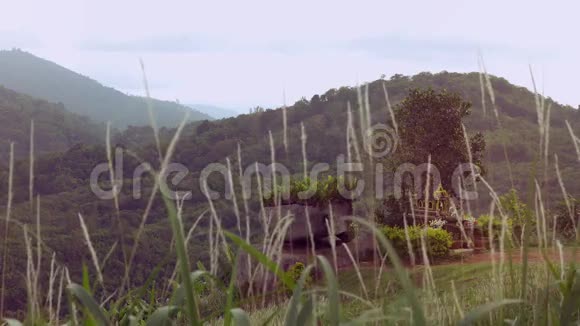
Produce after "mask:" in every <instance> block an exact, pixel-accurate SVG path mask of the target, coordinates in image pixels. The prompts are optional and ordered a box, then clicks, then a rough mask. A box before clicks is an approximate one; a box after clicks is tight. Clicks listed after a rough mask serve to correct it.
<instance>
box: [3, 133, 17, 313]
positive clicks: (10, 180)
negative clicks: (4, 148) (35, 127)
mask: <svg viewBox="0 0 580 326" xmlns="http://www.w3.org/2000/svg"><path fill="white" fill-rule="evenodd" d="M13 176H14V143H10V159H9V163H8V197H7V198H8V200H7V203H6V215H5V216H4V219H5V223H4V247H3V252H2V282H1V283H2V293H1V294H0V317H2V316H4V298H5V295H6V266H8V264H7V262H6V260H7V259H8V227H9V223H10V214H11V213H12V197H13V195H14V194H13V189H12V188H13Z"/></svg>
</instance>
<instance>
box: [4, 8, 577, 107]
mask: <svg viewBox="0 0 580 326" xmlns="http://www.w3.org/2000/svg"><path fill="white" fill-rule="evenodd" d="M279 3H281V2H279V1H264V2H256V1H230V2H221V1H213V0H210V1H207V0H206V1H168V0H164V1H145V0H138V1H133V0H131V1H126V0H123V1H121V0H115V1H113V0H94V1H78V0H76V1H59V0H52V1H42V0H38V1H28V0H18V1H10V0H2V12H1V14H0V48H4V49H9V48H13V47H18V48H21V49H23V50H27V51H30V52H32V53H34V54H36V55H39V56H41V57H44V58H47V59H49V60H51V61H54V62H56V63H58V64H61V65H63V66H65V67H67V68H70V69H73V70H75V71H77V72H80V73H82V74H84V75H88V76H91V77H92V78H94V79H96V80H98V81H100V82H102V83H103V84H105V85H108V86H112V87H115V88H117V89H119V90H122V91H124V92H128V93H132V94H136V95H142V94H143V93H144V91H143V88H142V82H141V75H140V74H141V73H140V69H139V58H143V60H144V61H145V65H146V69H147V74H148V77H149V82H150V85H151V88H152V89H151V93H152V95H153V96H154V97H157V98H162V99H168V100H176V99H178V100H179V101H180V102H182V103H202V104H214V105H220V106H225V107H230V108H237V109H239V110H242V111H246V110H247V109H248V108H249V107H254V106H256V105H262V106H267V107H272V106H278V105H280V104H281V103H282V101H283V93H284V91H285V93H286V98H287V102H288V103H293V102H294V101H296V100H297V99H299V98H300V97H302V96H305V97H306V98H310V97H311V96H312V95H314V94H320V93H323V92H325V91H326V90H327V89H329V88H333V87H338V86H343V85H356V84H357V83H359V82H360V83H362V82H365V81H371V80H375V79H378V78H379V77H380V75H381V74H386V75H387V76H390V75H392V74H395V73H402V74H406V75H409V74H415V73H417V72H421V71H431V72H439V71H441V70H447V71H458V72H467V71H477V70H478V67H477V53H478V49H480V50H481V52H482V53H483V55H484V58H485V61H486V65H487V68H488V70H489V72H490V73H493V74H496V75H499V76H502V77H505V78H507V79H508V80H510V81H511V82H513V83H515V84H518V85H522V86H527V87H529V88H531V79H530V74H529V70H528V65H529V64H532V66H533V67H534V70H535V73H536V78H537V81H538V82H539V83H540V84H541V83H543V85H544V91H545V94H546V95H548V96H551V97H552V98H554V99H555V100H557V101H558V102H561V103H564V104H570V105H573V106H574V107H576V106H578V105H579V104H580V89H579V87H578V77H580V64H579V60H580V37H579V32H580V21H579V19H578V17H579V15H580V5H579V4H578V2H577V1H569V2H562V3H557V2H554V1H552V2H546V1H542V2H539V1H538V2H534V1H529V0H528V1H495V0H494V1H491V0H486V1H441V0H439V1H420V2H419V1H373V2H370V1H369V2H366V1H356V2H355V1H352V2H349V3H347V2H341V1H337V0H335V1H313V0H309V1H303V0H293V1H286V2H285V4H279Z"/></svg>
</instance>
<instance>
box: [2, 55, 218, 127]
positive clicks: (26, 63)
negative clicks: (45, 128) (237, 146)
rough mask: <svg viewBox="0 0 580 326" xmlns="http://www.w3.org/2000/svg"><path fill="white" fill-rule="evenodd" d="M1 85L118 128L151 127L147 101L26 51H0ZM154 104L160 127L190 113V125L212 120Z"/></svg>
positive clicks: (173, 106)
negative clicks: (196, 121) (198, 121)
mask: <svg viewBox="0 0 580 326" xmlns="http://www.w3.org/2000/svg"><path fill="white" fill-rule="evenodd" d="M0 85H3V86H5V87H7V88H10V89H13V90H15V91H17V92H20V93H24V94H28V95H31V96H34V97H38V98H41V99H45V100H48V101H50V102H56V103H59V102H60V103H63V104H64V106H65V107H66V108H67V109H68V110H69V111H71V112H75V113H78V114H82V115H85V116H87V117H90V118H91V119H93V120H94V121H98V122H106V121H112V123H113V125H114V127H116V128H125V127H127V126H130V125H133V126H142V125H149V115H148V111H147V100H146V99H145V98H143V97H139V96H129V95H126V94H123V93H122V92H119V91H117V90H115V89H113V88H111V87H106V86H103V85H101V84H100V83H99V82H97V81H95V80H92V79H90V78H89V77H86V76H83V75H80V74H78V73H75V72H73V71H71V70H68V69H66V68H64V67H62V66H59V65H57V64H55V63H53V62H50V61H47V60H44V59H41V58H38V57H36V56H34V55H32V54H30V53H27V52H24V51H20V50H11V51H0ZM152 104H153V109H154V115H155V118H156V121H157V123H158V125H159V126H167V127H174V126H177V125H178V123H179V122H181V120H182V119H183V117H184V114H185V112H188V111H189V112H190V120H191V121H195V120H204V119H211V117H210V116H208V115H206V114H204V113H201V112H199V111H196V110H192V109H190V108H188V107H186V106H183V105H180V104H178V103H175V102H169V101H160V100H155V99H154V100H152Z"/></svg>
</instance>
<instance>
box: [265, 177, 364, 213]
mask: <svg viewBox="0 0 580 326" xmlns="http://www.w3.org/2000/svg"><path fill="white" fill-rule="evenodd" d="M356 185H357V180H356V179H352V178H343V177H340V178H336V177H333V176H328V177H327V178H326V179H323V180H320V181H312V180H311V179H310V178H304V179H295V180H291V181H290V185H289V186H290V188H285V187H283V186H280V185H278V186H277V187H276V192H277V193H278V194H282V204H283V205H288V204H304V205H306V204H307V205H311V206H326V205H328V204H329V203H351V202H352V199H350V198H346V197H344V196H343V195H342V194H341V193H340V189H341V188H344V189H345V190H346V191H350V190H353V189H355V188H356ZM311 188H314V189H315V192H314V193H313V194H312V195H311V196H309V197H308V198H302V197H301V196H300V194H301V193H303V192H306V191H307V190H309V189H311ZM284 194H285V195H286V196H284ZM264 205H266V206H275V201H274V196H273V194H267V196H265V197H264Z"/></svg>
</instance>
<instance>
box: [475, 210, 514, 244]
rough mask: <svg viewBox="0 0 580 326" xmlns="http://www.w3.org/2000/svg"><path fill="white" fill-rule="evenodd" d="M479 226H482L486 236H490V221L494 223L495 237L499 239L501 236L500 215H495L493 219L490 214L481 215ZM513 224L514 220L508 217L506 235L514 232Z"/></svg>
mask: <svg viewBox="0 0 580 326" xmlns="http://www.w3.org/2000/svg"><path fill="white" fill-rule="evenodd" d="M476 222H477V226H478V227H480V228H481V231H482V232H483V234H485V235H486V236H489V223H492V225H491V228H492V231H493V237H494V238H496V239H498V238H499V237H500V236H501V224H502V223H501V217H499V216H494V218H493V221H492V219H491V216H489V215H481V216H480V217H479V218H478V219H477V221H476ZM512 226H513V220H512V219H511V218H508V220H507V230H506V231H507V233H506V235H508V236H510V235H511V233H512Z"/></svg>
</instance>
